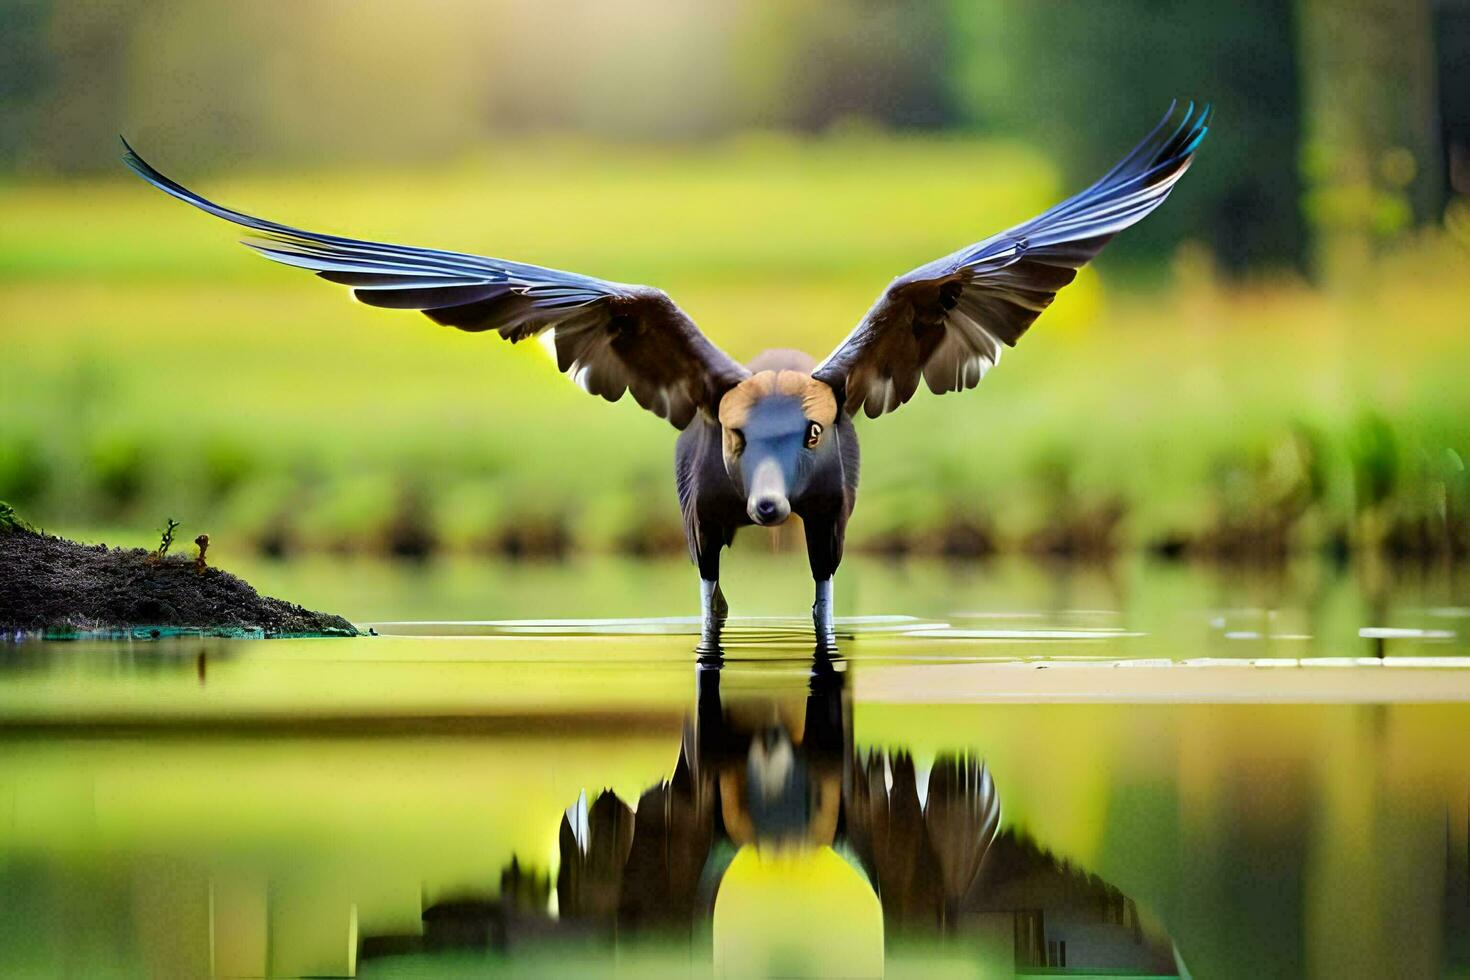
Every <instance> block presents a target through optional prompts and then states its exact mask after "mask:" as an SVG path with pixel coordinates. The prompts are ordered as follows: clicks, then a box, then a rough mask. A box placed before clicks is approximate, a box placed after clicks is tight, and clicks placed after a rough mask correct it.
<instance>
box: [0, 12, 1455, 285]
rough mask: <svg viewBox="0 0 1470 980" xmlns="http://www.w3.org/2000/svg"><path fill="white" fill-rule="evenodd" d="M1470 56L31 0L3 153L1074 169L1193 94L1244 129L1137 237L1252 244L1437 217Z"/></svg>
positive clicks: (1207, 37) (1445, 45) (1393, 21)
mask: <svg viewBox="0 0 1470 980" xmlns="http://www.w3.org/2000/svg"><path fill="white" fill-rule="evenodd" d="M1467 62H1470V4H1467V3H1466V2H1465V0H1446V2H1444V3H1441V4H1439V13H1438V15H1437V18H1434V17H1431V12H1430V0H1405V2H1400V0H1351V2H1346V3H1335V2H1329V0H1245V2H1242V3H1236V4H1213V5H1202V4H1198V3H1191V2H1187V0H1116V2H1113V3H1109V4H1075V3H1073V4H1054V3H1030V2H1026V0H964V2H960V0H922V2H918V3H908V4H898V3H890V2H884V0H827V2H822V3H815V2H809V0H800V2H795V3H780V2H776V0H711V2H709V3H702V4H698V5H690V4H685V3H679V2H677V0H620V2H618V3H612V4H609V3H604V2H601V0H553V2H550V3H537V2H532V0H444V2H441V3H436V4H435V5H434V6H433V7H432V9H429V10H426V9H424V8H423V7H422V6H421V5H418V4H412V3H409V2H408V0H359V2H355V3H352V4H330V3H314V4H299V3H289V2H287V0H265V2H261V3H251V4H240V3H231V2H229V0H109V2H107V3H97V2H94V0H13V2H11V3H7V4H5V5H4V7H3V9H0V111H3V113H4V116H5V119H6V125H5V127H4V130H3V132H0V170H11V171H15V172H20V173H33V174H34V173H78V172H86V171H112V170H114V168H115V166H116V162H115V161H116V152H115V144H114V136H115V134H116V133H117V132H119V131H125V132H127V133H128V134H129V135H130V136H132V137H134V138H135V139H136V141H137V142H138V143H139V145H140V146H142V147H144V148H145V149H165V148H166V149H167V151H168V154H169V157H170V158H171V159H174V160H181V161H184V162H186V163H189V164H190V165H195V164H204V165H213V166H216V167H220V168H226V167H227V168H229V169H231V170H235V169H240V168H254V167H257V166H269V165H272V164H279V163H281V162H284V161H289V162H291V163H293V164H301V163H309V164H317V165H322V164H341V163H342V162H345V161H351V162H352V163H353V165H361V164H363V163H367V164H369V165H384V164H394V163H405V162H424V161H428V160H433V159H441V158H443V157H444V156H446V155H448V156H455V155H461V154H464V153H467V152H471V151H474V150H476V149H477V148H480V147H483V146H484V145H486V144H487V143H492V142H498V141H501V140H504V139H505V138H507V137H524V136H526V135H534V134H540V135H546V134H580V135H583V136H592V137H596V138H598V139H602V140H611V141H615V142H625V141H643V142H649V141H652V142H655V143H668V142H680V141H683V142H688V141H696V142H704V141H709V140H714V139H720V138H723V137H727V136H729V135H730V134H732V133H736V132H742V131H747V130H756V131H788V132H789V131H794V132H802V133H817V132H825V131H827V130H830V129H839V130H842V129H854V130H857V131H862V130H871V129H882V130H901V131H916V130H922V131H925V132H930V133H933V132H938V131H950V132H965V133H969V134H980V135H984V136H987V137H1007V138H1016V139H1020V140H1024V141H1027V142H1030V143H1032V144H1034V145H1038V146H1045V147H1047V148H1048V156H1049V157H1051V158H1052V159H1055V160H1056V161H1058V162H1059V165H1060V168H1061V171H1062V176H1063V182H1064V184H1065V185H1066V186H1069V187H1071V186H1077V185H1080V184H1082V183H1083V182H1085V181H1087V180H1090V179H1092V178H1093V177H1094V176H1096V174H1097V173H1099V172H1100V171H1101V170H1102V169H1103V168H1105V167H1107V166H1108V165H1110V164H1111V163H1112V162H1113V161H1114V160H1115V159H1116V157H1117V155H1118V153H1119V152H1120V151H1121V150H1122V149H1123V148H1125V147H1127V146H1129V145H1131V144H1132V143H1133V142H1134V141H1135V140H1136V139H1137V138H1138V137H1139V136H1140V135H1141V133H1142V132H1143V131H1144V129H1145V127H1147V126H1148V125H1149V124H1150V123H1151V122H1152V121H1153V120H1154V119H1156V118H1157V117H1158V116H1159V114H1160V113H1161V112H1162V111H1163V107H1164V105H1165V104H1166V103H1167V101H1168V99H1169V98H1171V97H1173V96H1179V97H1182V98H1195V99H1198V100H1201V101H1210V102H1213V103H1214V104H1215V106H1216V108H1217V111H1218V119H1219V121H1220V126H1219V129H1218V133H1219V134H1222V135H1217V137H1216V138H1214V139H1212V140H1211V143H1210V150H1209V153H1208V154H1206V155H1204V156H1203V157H1202V158H1201V160H1200V162H1199V164H1198V165H1197V166H1196V167H1195V172H1194V173H1193V174H1191V176H1190V182H1191V184H1192V186H1193V189H1194V193H1195V197H1194V205H1193V207H1192V208H1190V209H1188V210H1187V211H1186V210H1184V209H1165V210H1164V211H1163V212H1161V213H1160V214H1159V215H1157V216H1155V217H1154V218H1152V219H1151V220H1150V221H1149V222H1147V223H1145V224H1144V226H1142V227H1141V228H1139V229H1137V230H1136V231H1134V232H1133V233H1131V234H1130V235H1128V236H1125V237H1124V239H1123V240H1122V241H1120V243H1119V244H1118V245H1117V246H1116V247H1115V248H1114V250H1113V251H1114V252H1115V255H1114V259H1115V261H1116V260H1118V258H1119V257H1122V258H1123V259H1124V260H1126V259H1128V258H1129V257H1132V258H1134V259H1140V260H1141V259H1150V260H1157V259H1158V258H1159V257H1161V256H1162V255H1164V254H1166V252H1167V250H1168V249H1169V248H1172V247H1173V246H1174V245H1175V244H1177V243H1178V242H1180V241H1181V240H1183V239H1185V238H1191V237H1192V238H1200V239H1203V240H1204V241H1205V242H1206V243H1207V244H1208V245H1209V247H1210V249H1211V250H1212V251H1213V253H1214V254H1215V255H1216V257H1217V259H1218V261H1219V262H1220V264H1221V266H1222V267H1223V268H1224V269H1226V270H1229V271H1232V272H1245V271H1249V270H1260V269H1272V268H1277V267H1281V266H1287V267H1296V266H1301V265H1302V264H1303V263H1304V261H1305V259H1306V257H1307V254H1308V252H1309V251H1316V252H1318V253H1319V258H1321V257H1323V255H1326V254H1339V253H1341V252H1343V250H1344V249H1345V248H1347V250H1349V251H1351V246H1352V243H1353V242H1355V241H1368V242H1376V241H1380V240H1382V239H1384V238H1385V237H1392V236H1394V235H1397V234H1398V233H1400V232H1402V231H1403V230H1404V229H1405V228H1406V227H1408V226H1409V225H1410V224H1413V223H1421V222H1425V221H1430V220H1432V219H1434V218H1436V217H1437V215H1438V213H1439V211H1440V210H1442V207H1443V205H1444V203H1445V197H1446V190H1447V187H1446V185H1445V184H1444V175H1445V173H1446V168H1445V166H1443V160H1444V159H1446V158H1453V157H1454V155H1455V154H1456V153H1459V154H1460V155H1461V157H1466V155H1467V154H1470V144H1467V140H1470V95H1467V94H1466V93H1467V92H1470V89H1467V87H1466V86H1464V85H1458V86H1457V85H1456V84H1455V82H1456V80H1457V79H1458V80H1463V67H1462V66H1463V64H1465V63H1467ZM1437 78H1440V79H1441V82H1440V84H1439V85H1438V87H1437V88H1438V92H1439V96H1438V105H1436V104H1435V103H1434V97H1435V96H1434V93H1435V91H1436V79H1437ZM905 176H906V179H922V175H913V176H912V178H908V177H907V175H905ZM1461 193H1464V191H1463V189H1462V191H1461ZM1319 238H1320V239H1322V242H1321V244H1320V247H1318V242H1317V239H1319ZM1344 243H1347V244H1346V245H1345V244H1344ZM1323 264H1325V259H1324V263H1319V265H1323Z"/></svg>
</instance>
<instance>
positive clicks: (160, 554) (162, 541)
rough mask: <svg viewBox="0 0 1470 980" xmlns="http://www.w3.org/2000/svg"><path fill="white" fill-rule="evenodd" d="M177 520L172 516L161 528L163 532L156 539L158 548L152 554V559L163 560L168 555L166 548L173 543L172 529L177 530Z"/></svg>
mask: <svg viewBox="0 0 1470 980" xmlns="http://www.w3.org/2000/svg"><path fill="white" fill-rule="evenodd" d="M178 527H179V522H178V521H176V520H174V519H173V518H172V517H170V518H169V519H168V523H167V524H166V525H165V526H164V528H163V534H162V535H161V536H160V537H159V539H158V550H157V551H155V552H154V553H153V555H152V558H153V560H154V561H163V560H164V559H165V558H167V557H168V549H169V547H170V546H171V545H172V544H173V543H174V531H176V530H178Z"/></svg>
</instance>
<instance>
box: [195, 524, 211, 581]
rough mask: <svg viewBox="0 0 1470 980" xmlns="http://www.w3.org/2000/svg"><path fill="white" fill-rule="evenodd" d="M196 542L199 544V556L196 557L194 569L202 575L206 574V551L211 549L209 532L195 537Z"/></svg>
mask: <svg viewBox="0 0 1470 980" xmlns="http://www.w3.org/2000/svg"><path fill="white" fill-rule="evenodd" d="M194 543H195V544H197V545H198V546H199V557H197V558H195V559H194V570H195V571H196V572H198V573H199V574H200V575H203V574H204V553H205V552H206V551H208V550H209V535H207V534H201V535H199V537H197V538H195V539H194Z"/></svg>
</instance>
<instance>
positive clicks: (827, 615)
mask: <svg viewBox="0 0 1470 980" xmlns="http://www.w3.org/2000/svg"><path fill="white" fill-rule="evenodd" d="M803 524H804V525H805V527H806V557H807V561H808V562H810V563H811V566H812V580H813V581H814V582H815V583H816V598H815V601H813V602H812V628H813V629H814V630H815V631H816V634H817V643H818V645H823V646H827V647H835V646H836V645H837V629H836V624H835V622H834V620H833V616H832V576H833V575H834V574H835V573H836V572H837V565H838V563H839V562H841V561H842V527H841V524H840V523H839V522H838V521H835V520H832V519H830V518H829V519H825V520H824V519H822V518H820V517H817V516H812V517H809V518H808V517H804V518H803Z"/></svg>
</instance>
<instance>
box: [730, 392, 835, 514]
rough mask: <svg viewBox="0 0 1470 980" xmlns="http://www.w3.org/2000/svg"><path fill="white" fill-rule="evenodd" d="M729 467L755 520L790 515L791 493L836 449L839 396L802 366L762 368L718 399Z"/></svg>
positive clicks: (801, 487) (746, 507)
mask: <svg viewBox="0 0 1470 980" xmlns="http://www.w3.org/2000/svg"><path fill="white" fill-rule="evenodd" d="M719 415H720V428H721V430H722V433H723V442H724V453H725V469H726V471H727V472H729V474H730V478H731V479H732V480H734V481H735V484H736V485H737V486H739V487H741V488H742V489H743V491H744V493H745V509H746V513H748V514H749V515H750V519H751V520H752V521H755V522H756V523H757V524H760V525H764V526H766V527H773V526H775V525H777V524H780V523H782V522H784V521H785V520H786V518H787V517H789V516H790V515H791V497H792V496H794V495H796V494H799V493H800V492H801V491H802V489H803V488H804V487H805V486H806V483H807V481H808V480H809V479H810V477H811V474H812V473H813V472H814V471H815V470H816V468H817V466H818V464H819V463H820V462H822V461H823V460H824V459H828V458H832V457H833V455H834V454H835V453H836V451H837V449H836V445H837V439H836V436H835V433H834V430H835V428H836V421H837V399H836V396H835V395H833V393H832V389H831V388H829V387H828V386H827V385H825V384H823V383H822V382H820V381H818V380H817V379H816V378H813V377H812V376H811V375H809V374H806V373H804V372H801V371H760V372H757V373H755V374H753V375H751V376H750V377H748V378H746V379H745V380H744V381H742V382H741V383H740V384H738V385H736V386H735V387H734V388H732V389H730V391H729V392H727V393H726V394H725V397H724V398H723V399H721V400H720V412H719Z"/></svg>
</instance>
